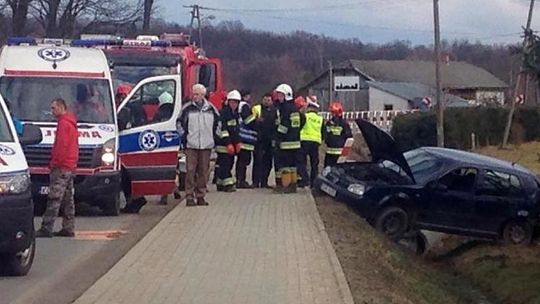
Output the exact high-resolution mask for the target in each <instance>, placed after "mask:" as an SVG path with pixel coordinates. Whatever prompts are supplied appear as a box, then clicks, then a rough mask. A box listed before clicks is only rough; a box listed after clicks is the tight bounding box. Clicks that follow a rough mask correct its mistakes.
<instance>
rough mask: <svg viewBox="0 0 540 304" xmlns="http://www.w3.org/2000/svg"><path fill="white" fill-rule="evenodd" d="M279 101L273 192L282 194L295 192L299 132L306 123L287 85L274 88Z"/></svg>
mask: <svg viewBox="0 0 540 304" xmlns="http://www.w3.org/2000/svg"><path fill="white" fill-rule="evenodd" d="M276 92H277V94H278V100H279V108H278V120H277V132H276V134H277V135H276V147H277V154H278V155H277V157H278V162H277V163H278V166H279V168H278V176H280V178H278V183H277V185H276V188H275V190H276V191H277V192H283V193H294V192H296V187H297V182H298V175H297V171H296V162H297V161H298V158H299V157H298V154H299V152H300V147H301V144H300V130H302V127H303V126H304V124H305V122H306V118H305V116H304V115H303V114H301V113H300V112H299V111H298V109H297V108H296V106H295V105H294V102H293V91H292V89H291V87H290V86H289V85H287V84H280V85H279V86H278V87H277V88H276Z"/></svg>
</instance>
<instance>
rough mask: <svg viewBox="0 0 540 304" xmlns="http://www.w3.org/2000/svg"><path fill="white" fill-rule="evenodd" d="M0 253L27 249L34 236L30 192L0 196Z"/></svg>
mask: <svg viewBox="0 0 540 304" xmlns="http://www.w3.org/2000/svg"><path fill="white" fill-rule="evenodd" d="M0 223H1V224H0V253H11V252H17V251H21V250H23V249H25V248H28V246H29V245H30V243H31V241H32V238H33V235H34V206H33V204H32V198H31V195H30V191H28V192H26V193H23V194H17V195H3V196H0Z"/></svg>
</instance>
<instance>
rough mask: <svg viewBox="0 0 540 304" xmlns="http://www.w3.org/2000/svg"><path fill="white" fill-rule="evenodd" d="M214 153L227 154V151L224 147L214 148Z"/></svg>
mask: <svg viewBox="0 0 540 304" xmlns="http://www.w3.org/2000/svg"><path fill="white" fill-rule="evenodd" d="M216 152H217V153H229V151H228V150H227V147H225V146H216Z"/></svg>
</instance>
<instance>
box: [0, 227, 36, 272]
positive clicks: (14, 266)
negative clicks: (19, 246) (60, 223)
mask: <svg viewBox="0 0 540 304" xmlns="http://www.w3.org/2000/svg"><path fill="white" fill-rule="evenodd" d="M35 252H36V240H35V238H34V237H33V236H32V241H31V242H30V245H29V246H28V248H26V249H24V250H21V251H19V252H16V253H11V254H6V255H4V256H3V257H2V259H3V261H4V263H5V266H6V272H7V274H8V275H12V276H24V275H26V274H27V273H28V272H29V271H30V268H32V263H33V262H34V255H35Z"/></svg>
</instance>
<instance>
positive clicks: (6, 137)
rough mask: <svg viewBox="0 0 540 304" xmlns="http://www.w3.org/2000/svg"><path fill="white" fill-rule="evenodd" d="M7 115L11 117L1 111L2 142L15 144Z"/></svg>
mask: <svg viewBox="0 0 540 304" xmlns="http://www.w3.org/2000/svg"><path fill="white" fill-rule="evenodd" d="M1 109H2V108H1V107H0V110H1ZM6 115H9V113H3V111H0V142H13V135H11V129H10V128H9V126H8V120H7V117H6Z"/></svg>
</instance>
